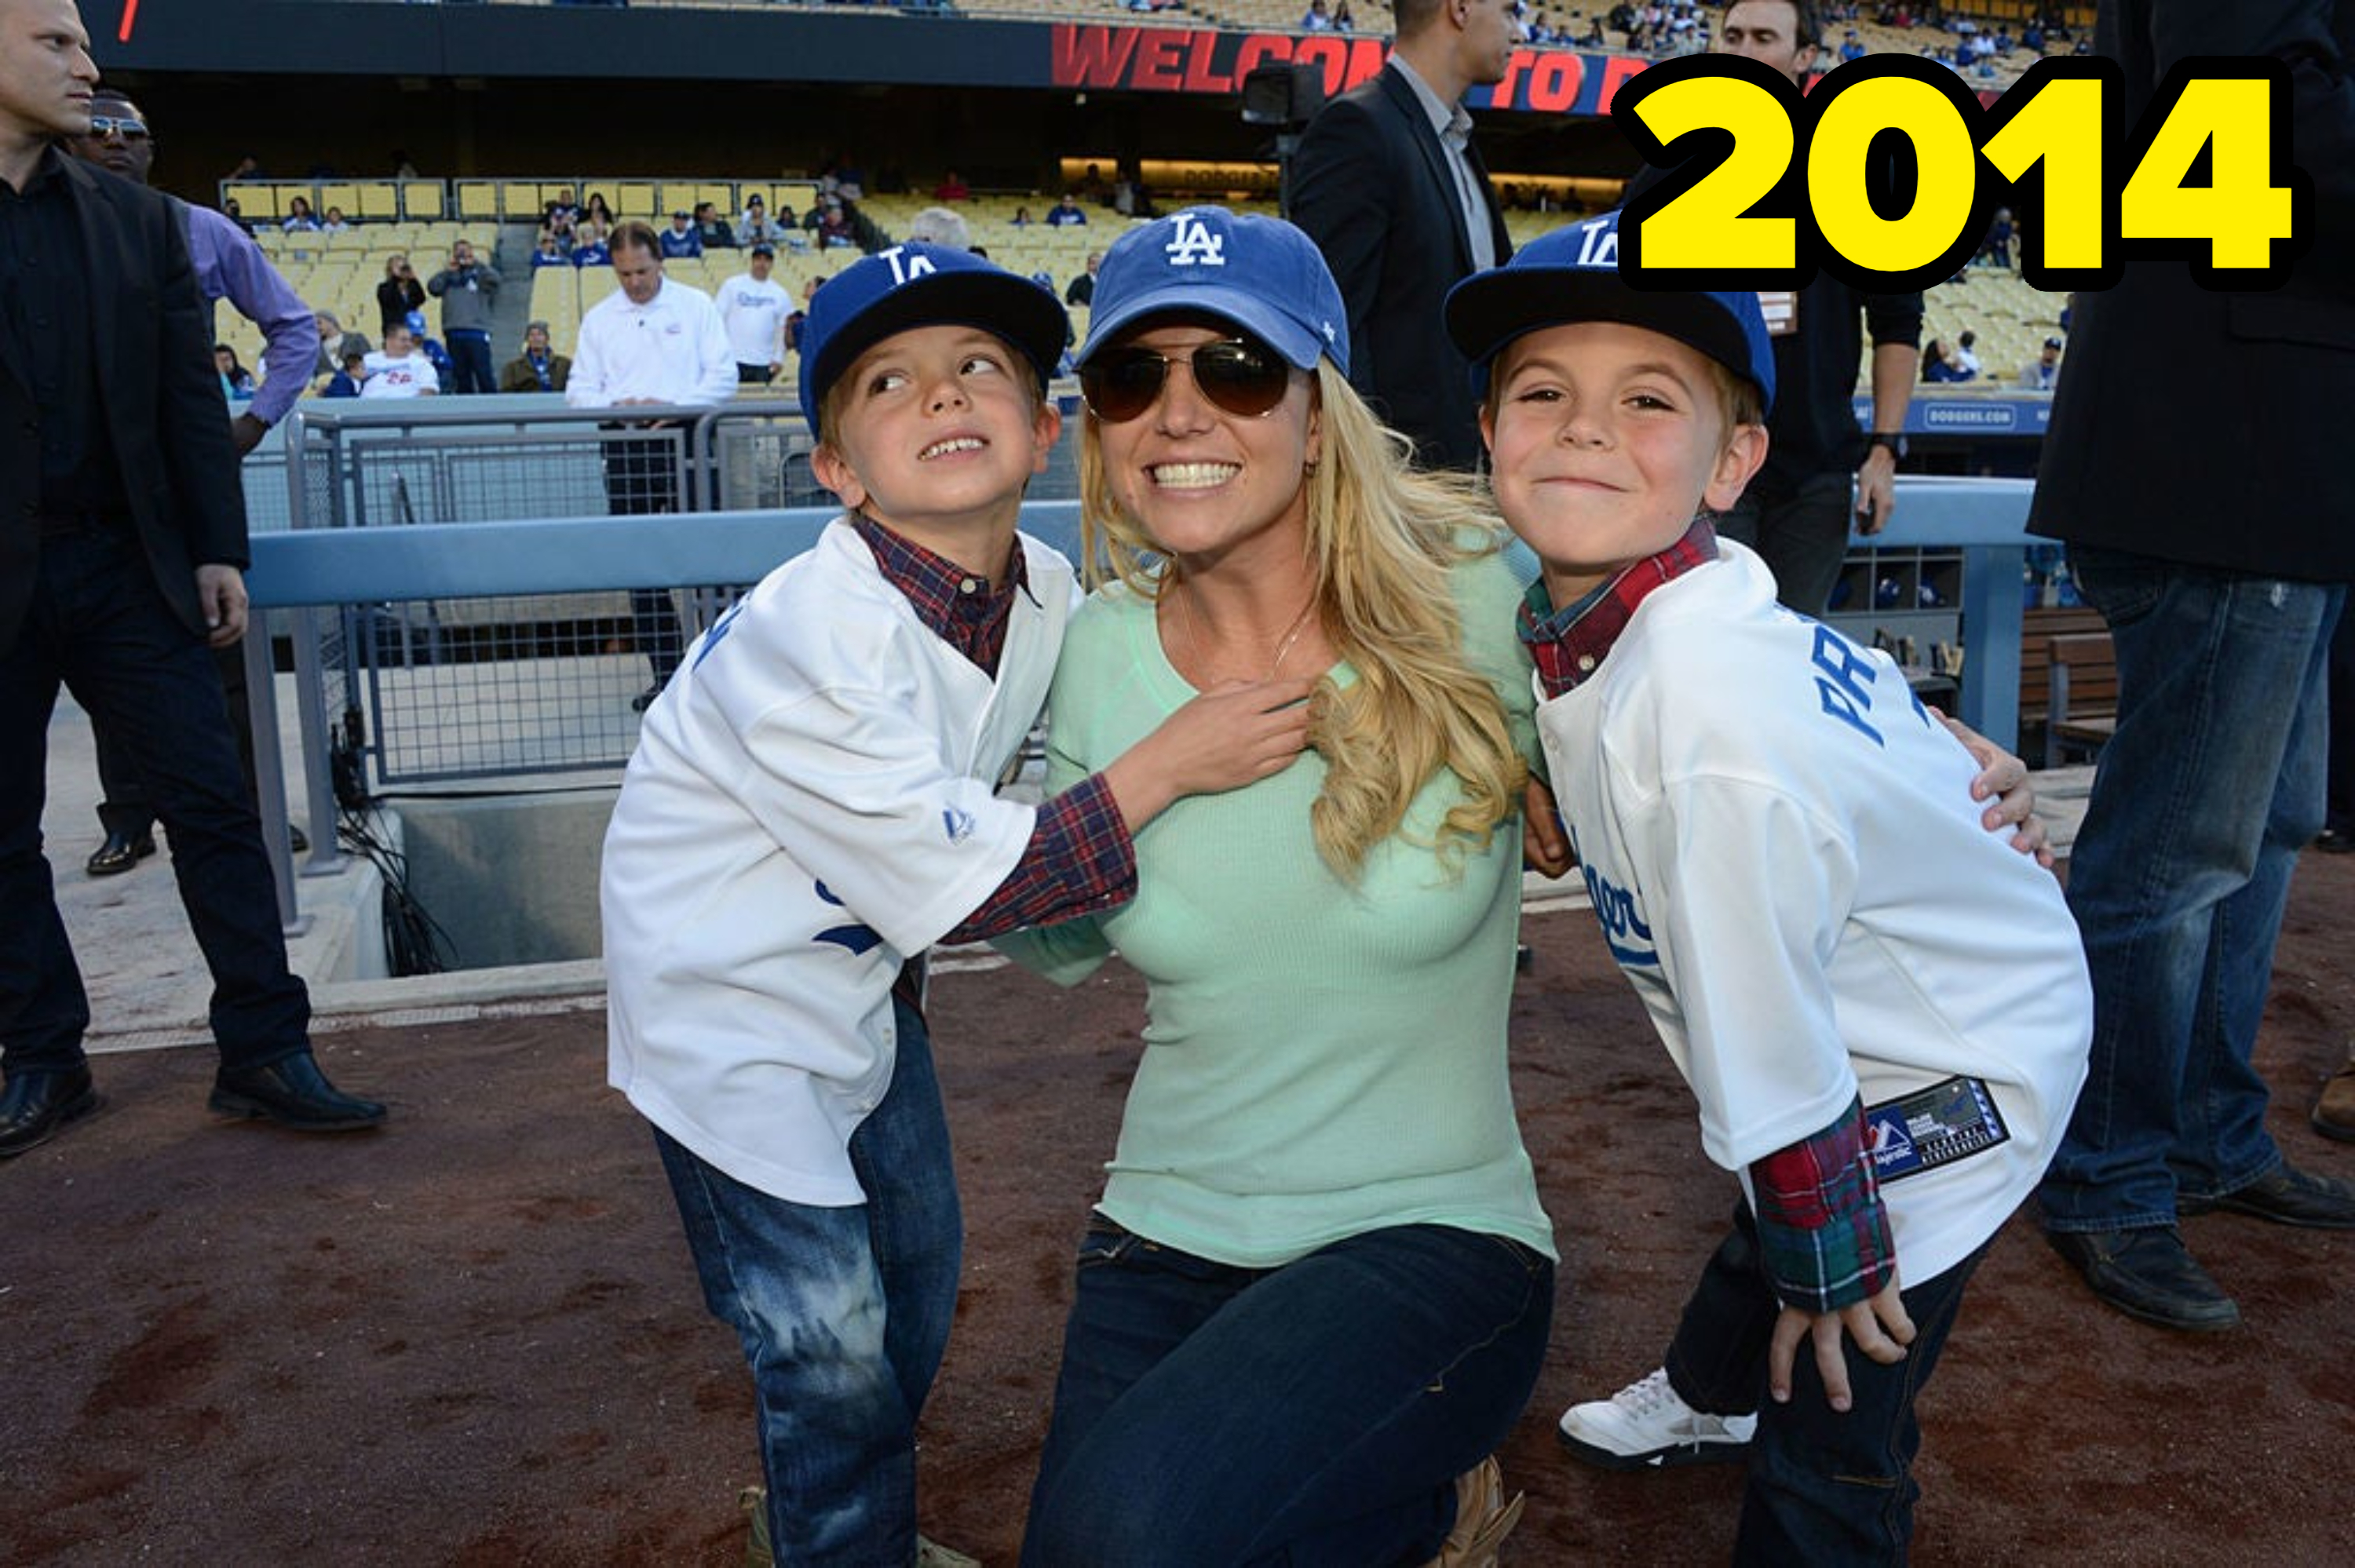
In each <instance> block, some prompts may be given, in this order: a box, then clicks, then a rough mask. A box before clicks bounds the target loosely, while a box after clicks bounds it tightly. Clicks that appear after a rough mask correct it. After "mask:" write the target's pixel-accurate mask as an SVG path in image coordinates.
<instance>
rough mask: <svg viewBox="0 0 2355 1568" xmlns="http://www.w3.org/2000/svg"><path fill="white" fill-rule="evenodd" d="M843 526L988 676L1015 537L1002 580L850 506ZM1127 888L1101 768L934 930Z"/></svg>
mask: <svg viewBox="0 0 2355 1568" xmlns="http://www.w3.org/2000/svg"><path fill="white" fill-rule="evenodd" d="M851 526H852V527H854V528H856V529H858V536H859V537H860V538H862V539H864V540H866V541H867V547H868V549H869V550H871V551H873V552H874V554H875V564H876V566H877V567H879V568H880V569H881V570H882V573H883V577H884V580H885V581H887V582H889V583H890V585H891V586H892V587H893V588H897V589H899V590H900V593H902V594H904V595H905V596H906V597H907V600H908V603H909V605H910V606H911V608H912V609H914V610H915V612H916V619H917V620H921V621H922V622H923V623H924V627H925V629H926V630H929V631H931V632H932V634H933V635H934V636H936V637H938V638H939V639H940V640H941V641H943V642H945V643H947V644H948V645H949V646H950V647H952V648H954V649H955V650H956V651H957V652H960V653H962V654H964V656H965V657H966V658H968V659H970V660H972V661H973V662H974V663H975V664H976V665H978V666H979V667H980V668H981V669H982V670H983V671H985V672H986V673H988V674H990V675H992V676H995V675H996V673H997V661H998V657H999V655H1000V654H1002V653H1004V652H1006V628H1007V622H1008V621H1009V620H1010V619H1011V618H1012V616H1013V613H1014V596H1015V595H1016V594H1018V593H1024V594H1027V593H1028V592H1029V591H1030V579H1029V574H1028V569H1027V567H1026V566H1025V564H1024V560H1023V555H1022V546H1021V545H1020V543H1019V542H1017V543H1016V545H1015V546H1014V549H1013V551H1012V553H1011V554H1010V555H1009V556H1008V557H1007V572H1006V579H1005V581H1003V582H1001V583H996V584H993V583H991V582H990V580H989V579H988V578H987V577H978V576H975V574H974V573H971V572H968V571H966V570H965V569H964V567H960V566H958V565H957V564H956V563H955V562H954V561H952V560H950V559H948V558H947V557H945V556H938V555H935V554H933V553H932V551H930V550H927V549H925V548H924V547H923V546H921V545H918V544H914V543H912V542H911V541H909V540H906V539H903V538H901V537H900V535H897V534H894V533H892V532H891V531H890V529H889V528H886V527H884V526H883V525H882V524H879V523H877V522H875V521H873V520H872V519H870V518H868V517H866V516H864V515H854V516H853V518H852V519H851ZM1135 895H1136V846H1135V842H1134V841H1133V840H1131V839H1130V837H1129V833H1128V823H1127V821H1125V820H1124V819H1123V818H1122V816H1121V814H1120V807H1119V806H1118V805H1117V804H1116V803H1114V800H1113V798H1112V789H1111V787H1110V786H1109V785H1107V784H1106V783H1105V782H1104V779H1103V774H1101V773H1094V774H1090V775H1089V776H1088V777H1087V778H1085V779H1081V780H1080V781H1079V782H1078V783H1077V784H1074V785H1072V786H1071V788H1070V789H1066V790H1064V791H1063V792H1062V793H1061V794H1060V795H1058V796H1056V797H1055V798H1054V799H1053V800H1050V801H1048V802H1047V803H1046V804H1045V805H1043V806H1041V807H1039V820H1038V821H1037V822H1036V823H1035V824H1034V825H1033V826H1032V828H1031V830H1030V842H1029V843H1028V845H1027V846H1026V847H1025V848H1024V849H1023V852H1022V859H1021V860H1020V861H1019V862H1018V863H1017V864H1016V865H1015V867H1014V869H1013V870H1012V871H1011V872H1009V873H1007V877H1006V880H1005V881H1004V882H1001V883H999V884H998V885H997V890H996V892H995V893H992V894H991V895H989V896H988V897H987V898H986V899H984V900H983V901H982V905H981V907H979V908H978V909H975V911H974V912H973V913H972V914H970V915H968V916H965V917H964V920H963V921H962V922H960V923H959V924H958V926H957V927H956V928H955V929H954V930H952V931H951V932H949V934H948V935H947V936H945V937H943V938H941V939H942V940H943V941H944V942H979V941H986V940H987V939H988V938H991V937H1001V936H1004V935H1005V934H1006V933H1007V932H1008V931H1018V930H1020V929H1021V928H1023V927H1026V926H1047V925H1052V924H1054V923H1055V922H1056V921H1059V920H1072V919H1076V918H1078V917H1079V916H1082V915H1092V914H1094V913H1095V912H1096V911H1098V910H1101V909H1108V908H1111V907H1112V906H1114V905H1117V904H1124V903H1126V902H1127V901H1128V900H1129V899H1131V898H1133V897H1135Z"/></svg>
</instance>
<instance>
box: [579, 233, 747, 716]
mask: <svg viewBox="0 0 2355 1568" xmlns="http://www.w3.org/2000/svg"><path fill="white" fill-rule="evenodd" d="M663 260H664V258H663V249H662V239H661V237H660V236H659V235H657V234H655V231H654V230H653V229H652V228H648V227H647V226H646V225H645V224H643V223H639V222H636V221H635V220H633V221H631V222H627V223H624V224H623V225H622V226H621V227H620V228H616V229H614V230H613V276H614V279H615V281H618V282H619V283H620V285H621V287H620V288H618V289H616V290H615V291H613V293H611V294H608V295H607V296H605V298H604V299H602V300H601V301H599V302H597V304H596V305H595V306H594V307H592V308H591V310H590V312H589V313H588V314H586V315H584V316H582V317H581V335H580V341H579V343H578V344H577V345H576V347H575V350H574V356H573V361H572V376H571V378H570V380H569V381H568V382H567V383H566V385H565V388H564V397H565V401H566V402H568V403H570V405H571V406H572V407H574V408H618V409H622V410H624V411H626V410H627V409H629V408H632V407H634V406H641V405H653V404H672V405H681V406H686V407H690V408H701V407H708V406H709V405H711V404H715V403H724V402H726V401H727V400H728V399H729V398H730V397H734V396H735V394H736V359H735V355H734V352H733V350H731V349H730V346H729V342H728V329H727V327H726V326H725V325H724V324H722V323H721V322H720V320H719V310H718V308H717V307H715V306H714V305H713V304H712V302H711V298H710V296H709V295H708V294H705V293H703V292H702V291H699V290H696V289H691V288H689V287H687V285H686V284H685V283H682V282H679V281H677V280H676V279H672V278H666V277H664V276H663ZM677 423H678V421H677V419H674V418H661V419H654V420H623V419H617V420H614V421H613V422H611V423H610V424H608V425H607V426H606V427H605V429H608V430H613V431H626V430H631V429H637V430H644V431H649V432H655V433H650V434H646V435H641V436H635V437H633V436H630V435H626V434H623V435H609V436H608V437H607V438H606V440H605V442H604V459H605V500H606V505H607V507H608V508H609V509H610V510H611V511H612V512H613V514H615V515H616V516H643V515H645V514H650V513H658V512H675V511H677V510H678V507H679V502H680V496H679V490H680V472H679V467H678V459H679V457H680V450H679V440H678V437H677V435H676V434H675V433H674V432H675V430H676V428H677ZM630 611H631V620H632V621H633V623H634V633H633V634H634V638H635V641H636V642H637V645H638V648H639V650H640V651H641V652H644V653H645V656H646V662H647V663H648V664H649V665H651V666H652V668H653V672H654V681H653V683H652V684H651V685H649V686H647V687H646V689H645V691H643V692H641V693H639V694H638V695H637V697H636V698H635V700H634V701H633V702H632V704H631V706H632V707H634V708H635V709H637V710H638V711H639V712H640V713H644V712H645V708H646V705H648V704H649V703H652V702H653V701H654V700H655V697H657V696H659V695H661V694H662V689H663V687H664V686H665V685H666V684H668V683H669V682H670V677H671V673H672V672H674V671H676V670H677V668H678V662H679V658H680V656H681V654H682V653H683V652H684V651H685V649H686V640H685V639H684V638H683V637H682V636H681V635H680V632H679V622H678V614H677V610H676V609H674V608H673V606H672V604H671V598H670V593H669V590H667V589H666V588H633V589H632V590H631V591H630Z"/></svg>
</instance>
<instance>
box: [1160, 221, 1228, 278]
mask: <svg viewBox="0 0 2355 1568" xmlns="http://www.w3.org/2000/svg"><path fill="white" fill-rule="evenodd" d="M1171 221H1172V222H1174V223H1175V224H1177V238H1175V239H1173V240H1171V241H1170V242H1169V243H1168V244H1167V245H1165V246H1163V247H1162V248H1161V249H1163V250H1165V251H1167V252H1168V255H1169V265H1171V266H1172V267H1194V266H1202V267H1223V266H1225V265H1226V264H1227V237H1226V236H1225V235H1223V234H1213V233H1211V232H1210V226H1209V224H1208V223H1206V222H1204V221H1203V220H1202V219H1201V218H1199V217H1195V216H1194V215H1193V214H1191V213H1183V212H1181V213H1179V214H1178V215H1177V217H1175V218H1173V219H1171Z"/></svg>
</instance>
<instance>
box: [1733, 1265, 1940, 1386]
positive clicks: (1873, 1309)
mask: <svg viewBox="0 0 2355 1568" xmlns="http://www.w3.org/2000/svg"><path fill="white" fill-rule="evenodd" d="M1884 1329H1885V1330H1887V1331H1886V1332H1884V1331H1883V1330H1884ZM1843 1334H1845V1335H1846V1337H1848V1338H1849V1339H1852V1340H1855V1341H1856V1348H1857V1349H1858V1350H1859V1351H1863V1352H1864V1353H1865V1354H1866V1355H1868V1356H1870V1357H1871V1358H1872V1359H1873V1360H1874V1361H1879V1362H1880V1363H1881V1365H1882V1366H1892V1365H1894V1364H1895V1363H1897V1362H1899V1361H1903V1360H1904V1359H1905V1347H1906V1346H1908V1345H1910V1344H1912V1343H1913V1319H1911V1318H1909V1317H1907V1316H1906V1315H1905V1303H1904V1302H1903V1301H1902V1299H1900V1298H1899V1297H1898V1294H1897V1281H1896V1280H1895V1279H1894V1278H1892V1279H1891V1280H1890V1282H1889V1283H1888V1285H1886V1286H1885V1287H1882V1289H1881V1294H1880V1295H1878V1296H1873V1297H1870V1298H1866V1299H1865V1300H1862V1301H1856V1302H1851V1303H1849V1305H1848V1306H1846V1307H1843V1308H1840V1309H1839V1310H1838V1311H1837V1312H1803V1311H1801V1310H1799V1308H1796V1307H1785V1308H1783V1311H1782V1314H1781V1315H1780V1316H1779V1317H1777V1318H1776V1319H1774V1339H1773V1340H1770V1341H1769V1342H1768V1344H1767V1347H1766V1392H1767V1393H1769V1394H1771V1395H1773V1396H1774V1403H1775V1404H1790V1403H1791V1364H1792V1362H1793V1361H1795V1360H1796V1357H1797V1355H1798V1350H1799V1341H1800V1340H1802V1339H1807V1340H1814V1341H1815V1347H1816V1371H1817V1372H1818V1373H1820V1374H1821V1375H1822V1377H1823V1380H1824V1400H1825V1402H1826V1403H1827V1404H1829V1405H1830V1406H1831V1407H1832V1408H1833V1409H1834V1410H1838V1411H1846V1410H1847V1409H1848V1408H1849V1405H1850V1404H1853V1403H1854V1400H1853V1399H1852V1398H1851V1396H1850V1394H1849V1384H1848V1355H1847V1353H1846V1351H1845V1349H1844V1348H1843V1347H1842V1345H1841V1343H1840V1340H1841V1338H1842V1336H1843Z"/></svg>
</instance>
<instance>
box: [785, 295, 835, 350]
mask: <svg viewBox="0 0 2355 1568" xmlns="http://www.w3.org/2000/svg"><path fill="white" fill-rule="evenodd" d="M825 282H826V280H825V279H824V278H812V279H811V280H810V281H808V282H806V283H804V284H803V285H802V305H801V309H799V310H797V311H795V312H794V313H793V314H791V315H789V316H787V317H786V318H785V347H786V348H788V349H790V350H792V351H793V352H794V353H795V354H799V353H800V352H801V351H802V323H804V322H805V321H807V320H808V319H809V307H810V302H811V301H812V300H815V299H816V298H817V291H818V290H819V288H820V287H822V286H823V285H824V284H825Z"/></svg>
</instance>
